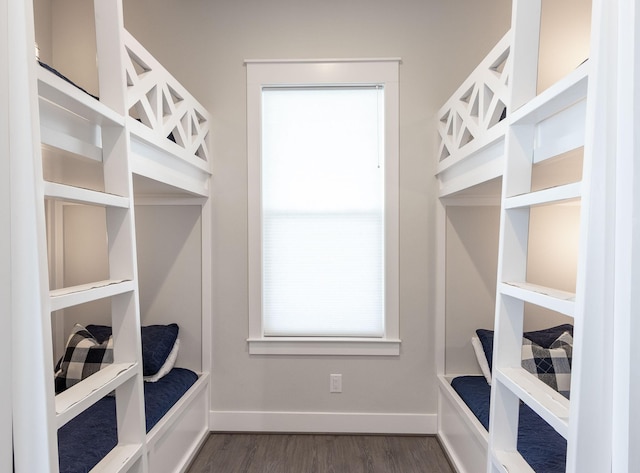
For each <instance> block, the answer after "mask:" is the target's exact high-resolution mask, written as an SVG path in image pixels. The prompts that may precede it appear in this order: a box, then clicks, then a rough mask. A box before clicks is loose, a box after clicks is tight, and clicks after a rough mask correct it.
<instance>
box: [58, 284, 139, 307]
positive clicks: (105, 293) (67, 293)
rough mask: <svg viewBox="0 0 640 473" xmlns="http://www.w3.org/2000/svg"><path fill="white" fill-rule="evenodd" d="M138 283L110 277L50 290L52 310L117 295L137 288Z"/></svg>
mask: <svg viewBox="0 0 640 473" xmlns="http://www.w3.org/2000/svg"><path fill="white" fill-rule="evenodd" d="M135 288H136V285H135V283H134V282H133V281H131V280H128V279H108V280H105V281H97V282H94V283H89V284H81V285H79V286H72V287H65V288H62V289H55V290H53V291H50V292H49V297H50V301H51V311H52V312H53V311H55V310H60V309H65V308H67V307H73V306H76V305H79V304H84V303H85V302H91V301H97V300H99V299H104V298H105V297H112V296H117V295H118V294H124V293H125V292H131V291H133V290H135Z"/></svg>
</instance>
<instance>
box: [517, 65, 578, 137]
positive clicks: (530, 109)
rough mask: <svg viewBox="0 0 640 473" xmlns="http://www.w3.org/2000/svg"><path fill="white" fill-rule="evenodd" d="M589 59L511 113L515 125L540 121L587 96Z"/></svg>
mask: <svg viewBox="0 0 640 473" xmlns="http://www.w3.org/2000/svg"><path fill="white" fill-rule="evenodd" d="M588 81H589V61H587V62H585V63H584V64H582V65H581V66H579V67H577V68H576V69H575V70H574V71H573V72H571V73H570V74H569V75H567V76H566V77H565V78H563V79H561V80H560V81H558V82H556V83H555V84H554V85H552V86H551V87H549V88H548V89H547V90H545V91H544V92H542V93H541V94H540V95H538V96H537V97H535V98H534V99H532V100H531V101H530V102H528V103H526V104H525V105H523V106H522V107H520V108H519V109H518V110H515V111H514V112H513V113H512V115H511V120H512V122H511V123H512V124H513V125H526V124H535V123H540V122H541V121H543V120H545V119H547V118H549V117H551V116H553V115H555V114H556V113H558V112H560V111H562V110H564V109H565V108H568V107H570V106H572V105H574V104H576V103H578V102H579V101H580V100H583V99H584V98H585V97H586V96H587V83H588Z"/></svg>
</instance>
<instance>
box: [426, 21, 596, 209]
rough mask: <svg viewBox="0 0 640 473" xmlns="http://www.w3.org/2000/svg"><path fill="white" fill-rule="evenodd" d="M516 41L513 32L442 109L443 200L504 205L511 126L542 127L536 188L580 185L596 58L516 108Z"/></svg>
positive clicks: (534, 180)
mask: <svg viewBox="0 0 640 473" xmlns="http://www.w3.org/2000/svg"><path fill="white" fill-rule="evenodd" d="M512 41H513V39H512V33H511V31H509V32H507V34H506V35H505V36H504V37H503V38H502V39H501V40H500V41H499V42H498V43H497V44H496V46H495V47H494V48H493V49H492V50H491V51H490V52H489V54H488V55H487V56H486V57H485V58H484V59H483V60H482V61H481V62H480V64H479V65H478V66H477V67H476V69H475V70H474V71H473V72H472V73H471V74H470V75H469V77H468V78H467V79H466V80H465V81H464V82H463V83H462V85H460V87H458V89H457V90H456V91H455V93H454V94H453V95H452V96H451V97H450V98H449V100H447V102H446V103H445V105H443V106H442V108H441V109H440V110H439V111H438V112H437V117H436V118H437V130H438V138H437V140H438V148H437V159H438V164H437V169H436V177H437V179H438V187H439V188H438V195H439V197H440V198H444V199H445V200H450V199H452V198H455V199H456V200H462V201H464V200H465V199H478V198H485V199H487V198H488V199H491V202H495V203H497V202H499V198H500V196H501V189H502V186H501V178H502V174H503V172H504V154H505V137H506V134H507V133H506V132H507V130H508V128H509V127H512V128H513V129H514V130H517V129H518V125H524V124H534V125H535V132H534V133H535V144H534V148H533V157H532V159H533V164H534V168H533V174H532V176H531V186H532V190H542V189H548V188H552V187H557V186H559V185H560V184H561V183H564V182H572V180H573V176H574V175H575V173H576V169H578V168H581V166H582V156H581V149H582V147H583V145H584V140H585V136H584V129H585V105H586V95H587V83H588V76H589V62H588V61H584V62H583V63H581V64H580V65H578V67H576V68H575V69H573V70H570V71H569V72H568V73H567V74H566V75H564V76H563V77H561V78H559V80H556V81H554V82H553V84H552V85H550V86H548V87H547V88H545V89H544V90H542V91H541V92H540V93H539V94H538V95H535V97H534V98H533V99H532V100H530V101H526V102H525V103H524V104H522V105H520V104H518V106H512V104H511V103H510V101H511V97H512V95H513V94H514V92H513V90H512V84H513V80H512V78H511V77H510V74H511V70H512V64H511V61H512V57H511V49H512ZM536 67H537V66H536ZM535 86H536V85H535V82H534V83H533V87H534V91H535ZM544 86H545V87H546V84H544ZM540 88H541V85H540V84H538V89H540Z"/></svg>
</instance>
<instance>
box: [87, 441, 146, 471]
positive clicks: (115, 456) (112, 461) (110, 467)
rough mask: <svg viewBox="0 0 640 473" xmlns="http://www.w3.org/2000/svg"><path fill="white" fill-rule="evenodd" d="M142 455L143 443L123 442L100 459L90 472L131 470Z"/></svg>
mask: <svg viewBox="0 0 640 473" xmlns="http://www.w3.org/2000/svg"><path fill="white" fill-rule="evenodd" d="M141 456H142V445H141V444H121V445H117V446H116V447H115V448H114V449H113V450H111V451H110V452H109V453H108V454H107V456H106V457H104V458H103V459H102V460H100V463H98V464H97V465H96V466H94V467H93V468H92V469H91V472H90V473H120V472H126V471H129V469H130V468H131V467H132V466H133V464H134V463H135V462H136V461H138V459H139V458H140V457H141Z"/></svg>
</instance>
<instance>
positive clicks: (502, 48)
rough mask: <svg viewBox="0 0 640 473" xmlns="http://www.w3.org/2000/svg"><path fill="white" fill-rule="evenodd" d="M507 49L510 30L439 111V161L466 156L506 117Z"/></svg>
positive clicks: (508, 53)
mask: <svg viewBox="0 0 640 473" xmlns="http://www.w3.org/2000/svg"><path fill="white" fill-rule="evenodd" d="M510 50H511V34H510V32H509V33H507V34H506V35H505V36H504V37H503V38H502V39H501V40H500V42H499V43H498V44H497V45H496V46H495V47H494V48H493V50H492V51H491V52H490V53H489V54H488V55H487V56H486V57H485V59H484V60H483V61H482V62H481V63H480V64H479V65H478V67H477V68H476V69H475V70H474V71H473V72H472V73H471V75H470V76H469V77H468V78H467V80H465V81H464V82H463V84H462V85H461V86H460V87H459V88H458V90H456V92H455V93H454V94H453V95H452V96H451V98H450V99H449V100H448V101H447V102H446V103H445V105H444V106H443V107H442V108H441V109H440V110H439V111H438V115H437V116H438V157H439V161H443V160H445V159H447V158H450V157H452V158H458V157H461V156H463V155H465V154H466V149H465V147H466V146H467V145H468V144H469V143H471V142H474V141H478V140H482V138H483V137H484V136H486V135H487V132H488V131H489V130H490V129H491V128H493V127H494V126H495V125H496V124H498V123H499V122H500V121H501V120H502V119H503V118H504V117H505V116H506V112H507V109H508V105H509V104H508V103H507V102H508V97H509V71H510V57H511V56H510ZM467 149H468V148H467Z"/></svg>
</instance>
